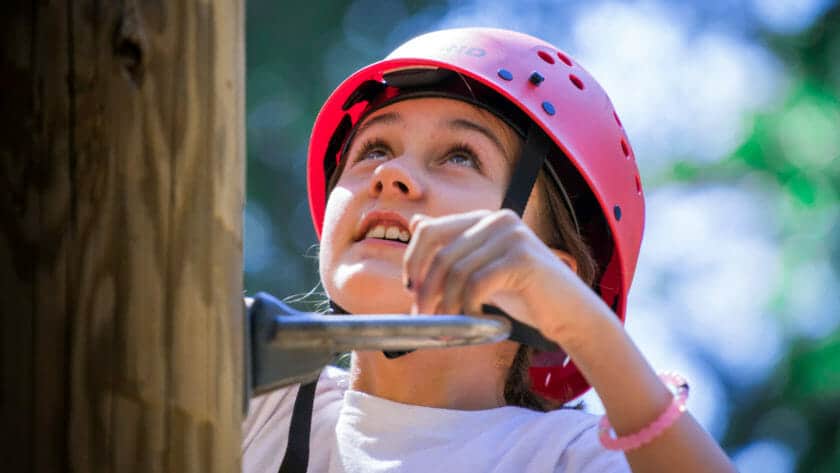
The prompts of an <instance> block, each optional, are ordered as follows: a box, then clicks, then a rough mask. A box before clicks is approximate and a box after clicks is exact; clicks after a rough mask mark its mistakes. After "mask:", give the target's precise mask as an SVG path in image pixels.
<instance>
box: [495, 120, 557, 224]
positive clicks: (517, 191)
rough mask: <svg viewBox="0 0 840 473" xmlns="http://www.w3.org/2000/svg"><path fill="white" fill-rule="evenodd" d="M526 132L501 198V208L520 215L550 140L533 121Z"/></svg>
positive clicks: (546, 152)
mask: <svg viewBox="0 0 840 473" xmlns="http://www.w3.org/2000/svg"><path fill="white" fill-rule="evenodd" d="M526 133H527V136H526V137H525V145H524V147H523V148H522V153H520V155H519V161H517V163H516V166H515V167H514V168H513V174H512V175H511V178H510V184H509V185H508V189H507V192H506V193H505V198H504V200H502V208H503V209H510V210H513V211H514V212H516V214H517V215H519V216H520V217H522V215H523V214H524V213H525V206H526V205H527V204H528V198H529V197H530V196H531V191H533V190H534V184H535V183H536V182H537V175H539V173H540V168H541V167H542V165H543V163H544V162H545V159H546V157H547V156H548V153H549V150H550V149H551V140H549V138H548V136H546V134H545V132H544V131H542V129H541V128H540V127H539V126H537V125H536V124H535V123H531V125H529V127H528V131H527V132H526Z"/></svg>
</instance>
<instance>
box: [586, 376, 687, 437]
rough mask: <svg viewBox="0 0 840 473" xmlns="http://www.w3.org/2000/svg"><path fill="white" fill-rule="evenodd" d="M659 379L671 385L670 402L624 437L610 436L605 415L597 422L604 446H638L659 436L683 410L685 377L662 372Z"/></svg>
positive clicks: (685, 392) (685, 390)
mask: <svg viewBox="0 0 840 473" xmlns="http://www.w3.org/2000/svg"><path fill="white" fill-rule="evenodd" d="M659 379H661V380H662V381H663V382H664V383H665V384H666V385H668V386H669V387H671V388H672V390H673V392H674V398H673V400H672V401H671V404H669V405H668V407H667V408H666V409H665V411H664V412H662V414H660V415H659V417H658V418H657V419H656V420H654V421H653V422H651V423H650V424H648V425H647V426H645V427H643V428H642V430H640V431H638V432H636V433H634V434H630V435H625V436H624V437H613V436H612V426H610V421H609V420H607V416H606V415H605V416H604V417H602V418H601V422H600V423H599V424H598V431H599V438H600V439H601V444H602V445H603V446H604V447H605V448H607V449H608V450H622V451H625V452H626V451H628V450H633V449H635V448H639V447H641V446H642V445H644V444H646V443H648V442H650V441H651V440H653V439H654V438H656V437H657V436H659V435H660V434H661V433H662V432H664V431H665V429H667V428H668V427H670V426H671V425H673V424H674V422H675V421H676V420H677V419H678V418H679V417H680V415H682V413H683V412H685V401H686V399H688V382H686V380H685V378H683V377H682V376H680V375H678V374H676V373H663V374H660V375H659Z"/></svg>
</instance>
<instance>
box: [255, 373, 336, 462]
mask: <svg viewBox="0 0 840 473" xmlns="http://www.w3.org/2000/svg"><path fill="white" fill-rule="evenodd" d="M348 384H349V375H348V373H347V372H346V371H344V370H342V369H339V368H336V367H333V366H327V367H326V368H325V369H324V370H323V371H322V372H321V376H320V377H319V378H318V384H317V385H316V390H315V400H314V405H313V414H312V426H313V438H314V437H318V436H319V433H322V432H329V431H331V430H332V429H333V428H334V426H335V423H336V421H337V419H338V412H339V410H340V408H341V402H342V399H343V396H344V391H346V390H347V386H348ZM298 388H299V385H292V386H287V387H284V388H280V389H276V390H274V391H270V392H268V393H265V394H263V395H260V396H257V397H255V398H253V399H251V401H250V402H249V405H248V415H247V416H246V418H245V420H244V422H243V423H242V455H243V466H246V465H247V466H250V467H249V468H246V469H244V471H268V470H271V469H272V466H267V465H266V466H265V467H263V465H262V464H263V463H265V462H274V461H278V460H277V453H276V452H278V451H279V452H283V451H285V449H286V440H287V436H288V431H289V422H290V420H291V416H292V411H293V409H294V403H295V399H296V398H297V393H298ZM256 465H260V467H256V468H251V467H254V466H256ZM274 469H276V468H274Z"/></svg>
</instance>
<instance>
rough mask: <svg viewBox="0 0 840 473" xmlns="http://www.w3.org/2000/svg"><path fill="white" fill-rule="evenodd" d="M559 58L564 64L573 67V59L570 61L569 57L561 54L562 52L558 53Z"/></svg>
mask: <svg viewBox="0 0 840 473" xmlns="http://www.w3.org/2000/svg"><path fill="white" fill-rule="evenodd" d="M557 57H558V58H560V60H561V61H563V62H564V63H565V64H566V65H567V66H569V67H571V65H572V60H571V59H569V57H568V56H566V55H565V54H563V53H561V52H560V51H557Z"/></svg>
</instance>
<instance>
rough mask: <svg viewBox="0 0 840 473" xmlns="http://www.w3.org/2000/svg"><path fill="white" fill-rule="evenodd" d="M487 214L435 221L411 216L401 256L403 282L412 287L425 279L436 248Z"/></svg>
mask: <svg viewBox="0 0 840 473" xmlns="http://www.w3.org/2000/svg"><path fill="white" fill-rule="evenodd" d="M489 213H490V212H489V211H487V210H479V211H475V212H468V213H463V214H455V215H447V216H445V217H438V218H429V217H425V216H422V215H416V216H414V218H412V219H411V222H410V224H409V231H410V232H411V242H410V243H409V244H408V248H406V250H405V254H404V256H403V272H404V274H403V279H404V281H403V282H405V283H408V282H409V281H410V282H411V284H412V288H416V287H417V285H418V284H419V283H421V282H422V281H423V280H424V279H425V275H426V272H427V271H428V269H429V264H431V261H432V258H433V257H434V255H435V254H436V253H437V251H438V249H439V248H441V247H443V246H446V245H447V244H449V242H451V241H452V240H454V239H455V238H457V237H458V236H459V235H461V234H462V233H464V231H465V230H467V229H468V228H470V227H471V226H472V225H473V224H474V223H475V222H477V221H478V220H480V219H481V218H482V217H484V216H486V215H487V214H489Z"/></svg>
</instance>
